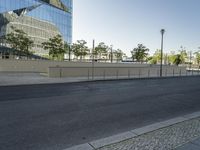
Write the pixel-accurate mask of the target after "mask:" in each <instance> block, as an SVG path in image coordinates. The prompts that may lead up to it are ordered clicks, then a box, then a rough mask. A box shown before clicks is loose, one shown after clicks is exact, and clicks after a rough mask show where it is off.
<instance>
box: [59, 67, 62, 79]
mask: <svg viewBox="0 0 200 150" xmlns="http://www.w3.org/2000/svg"><path fill="white" fill-rule="evenodd" d="M59 71H60V78H62V68H60V69H59Z"/></svg>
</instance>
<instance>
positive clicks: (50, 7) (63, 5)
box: [0, 0, 72, 55]
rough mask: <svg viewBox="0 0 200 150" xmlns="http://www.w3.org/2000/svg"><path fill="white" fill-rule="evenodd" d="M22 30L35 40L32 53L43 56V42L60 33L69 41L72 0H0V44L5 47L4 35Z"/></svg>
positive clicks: (70, 38)
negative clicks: (15, 29)
mask: <svg viewBox="0 0 200 150" xmlns="http://www.w3.org/2000/svg"><path fill="white" fill-rule="evenodd" d="M13 27H15V28H17V29H21V30H23V31H24V32H26V33H27V34H28V36H29V37H30V38H31V39H32V40H33V41H34V45H33V48H32V50H33V51H34V52H35V54H38V55H46V54H48V52H47V51H45V50H43V47H42V43H43V42H45V41H47V40H48V39H49V38H52V37H54V36H56V35H57V34H60V35H61V36H62V38H63V41H65V42H67V43H71V42H72V0H1V2H0V39H1V40H0V43H1V45H4V46H7V45H8V44H7V43H6V41H5V40H4V39H5V35H6V34H8V33H11V32H12V31H13Z"/></svg>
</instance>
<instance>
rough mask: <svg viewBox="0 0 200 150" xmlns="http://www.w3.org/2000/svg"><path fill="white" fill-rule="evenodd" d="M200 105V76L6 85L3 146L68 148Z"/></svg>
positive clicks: (0, 121) (9, 149)
mask: <svg viewBox="0 0 200 150" xmlns="http://www.w3.org/2000/svg"><path fill="white" fill-rule="evenodd" d="M199 110H200V77H183V78H168V79H141V80H121V81H105V82H101V81H99V82H83V83H66V84H46V85H21V86H1V87H0V149H1V150H62V149H65V148H68V147H71V146H73V145H77V144H82V143H85V142H89V141H92V140H96V139H99V138H103V137H107V136H111V135H114V134H118V133H121V132H125V131H128V130H132V129H135V128H138V127H142V126H145V125H149V124H152V123H155V122H157V121H163V120H166V119H170V118H174V117H177V116H180V115H184V114H187V113H192V112H195V111H199Z"/></svg>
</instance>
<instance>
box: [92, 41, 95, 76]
mask: <svg viewBox="0 0 200 150" xmlns="http://www.w3.org/2000/svg"><path fill="white" fill-rule="evenodd" d="M94 50H95V40H93V41H92V80H94Z"/></svg>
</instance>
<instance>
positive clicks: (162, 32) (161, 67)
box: [160, 29, 165, 77]
mask: <svg viewBox="0 0 200 150" xmlns="http://www.w3.org/2000/svg"><path fill="white" fill-rule="evenodd" d="M160 33H161V62H160V77H162V70H163V36H164V33H165V29H161V31H160Z"/></svg>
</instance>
